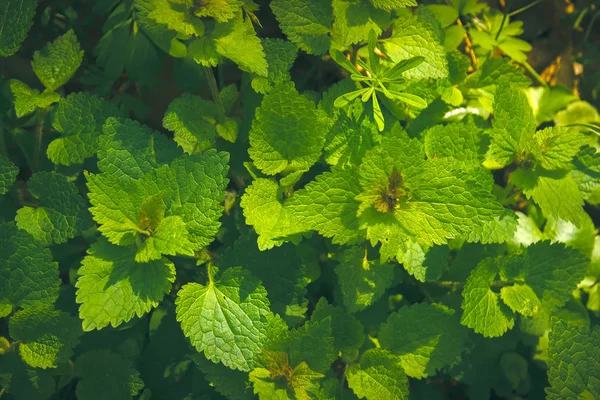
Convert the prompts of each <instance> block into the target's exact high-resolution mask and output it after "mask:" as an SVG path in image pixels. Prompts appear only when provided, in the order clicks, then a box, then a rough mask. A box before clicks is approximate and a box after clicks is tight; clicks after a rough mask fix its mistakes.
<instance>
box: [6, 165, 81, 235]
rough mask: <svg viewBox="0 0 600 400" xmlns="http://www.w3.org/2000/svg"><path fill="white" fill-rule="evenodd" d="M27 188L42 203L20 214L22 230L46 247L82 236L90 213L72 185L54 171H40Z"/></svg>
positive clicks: (22, 210) (18, 220) (19, 220)
mask: <svg viewBox="0 0 600 400" xmlns="http://www.w3.org/2000/svg"><path fill="white" fill-rule="evenodd" d="M27 187H28V189H29V193H30V194H31V195H32V196H33V198H34V199H36V200H38V201H39V204H38V205H37V206H36V207H29V206H25V207H23V208H21V209H19V211H17V216H16V218H15V220H16V222H17V226H18V227H19V228H20V229H23V230H25V231H27V232H29V233H30V234H31V235H32V236H33V237H34V238H35V239H37V240H39V241H40V242H42V243H44V244H46V245H51V244H53V243H57V244H58V243H65V242H66V241H67V240H69V239H71V238H74V237H75V236H77V235H78V234H79V232H80V230H81V228H82V226H83V223H84V219H85V218H86V216H85V214H84V213H85V212H87V211H86V210H85V208H86V206H85V203H84V200H83V198H82V197H81V196H80V195H79V191H78V190H77V187H76V186H75V185H74V184H73V183H72V182H69V181H68V180H67V178H66V177H65V176H63V175H59V174H57V173H55V172H38V173H37V174H35V175H33V176H32V177H31V179H30V180H29V181H28V182H27Z"/></svg>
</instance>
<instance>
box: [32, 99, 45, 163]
mask: <svg viewBox="0 0 600 400" xmlns="http://www.w3.org/2000/svg"><path fill="white" fill-rule="evenodd" d="M48 111H49V109H48V108H44V109H43V110H42V112H41V113H40V120H39V121H38V123H37V124H36V126H35V147H34V148H33V161H32V165H31V170H32V171H33V172H34V173H35V172H37V171H38V170H39V168H40V154H41V152H42V138H43V136H44V124H45V123H46V115H48Z"/></svg>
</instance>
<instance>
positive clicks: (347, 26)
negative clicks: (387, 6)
mask: <svg viewBox="0 0 600 400" xmlns="http://www.w3.org/2000/svg"><path fill="white" fill-rule="evenodd" d="M332 6H333V15H334V22H333V30H332V32H333V36H332V41H333V45H332V47H333V48H337V49H340V50H345V49H346V48H347V47H349V46H350V45H352V44H356V43H360V42H365V41H367V40H368V39H369V32H370V31H371V30H373V31H374V32H375V34H376V35H377V36H379V35H380V34H381V32H382V28H385V27H386V26H387V25H388V24H389V20H390V14H389V13H387V12H386V11H384V10H378V9H377V8H375V7H373V5H371V4H369V3H368V2H366V1H356V0H334V1H333V2H332Z"/></svg>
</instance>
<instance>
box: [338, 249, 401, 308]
mask: <svg viewBox="0 0 600 400" xmlns="http://www.w3.org/2000/svg"><path fill="white" fill-rule="evenodd" d="M338 260H339V264H338V265H337V266H336V267H335V272H336V274H337V277H338V281H339V283H340V287H341V290H342V297H343V300H344V305H345V306H346V308H347V309H348V312H350V313H354V312H358V311H362V310H364V309H365V308H367V307H369V306H371V305H372V304H373V303H375V302H376V301H377V300H379V299H380V298H381V296H382V295H383V293H384V292H385V291H386V289H388V288H389V287H390V286H391V285H392V284H393V283H394V268H395V266H394V265H393V264H382V263H380V262H379V261H377V260H376V261H372V260H368V259H367V258H366V257H365V251H364V249H363V248H362V247H350V248H347V249H346V250H344V251H343V252H342V253H341V254H340V256H339V257H338Z"/></svg>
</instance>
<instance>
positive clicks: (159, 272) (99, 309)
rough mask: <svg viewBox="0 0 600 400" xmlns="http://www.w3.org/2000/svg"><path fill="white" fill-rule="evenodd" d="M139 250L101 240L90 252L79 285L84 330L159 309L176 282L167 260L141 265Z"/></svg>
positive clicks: (126, 320)
mask: <svg viewBox="0 0 600 400" xmlns="http://www.w3.org/2000/svg"><path fill="white" fill-rule="evenodd" d="M136 252H137V249H136V248H135V247H123V246H115V245H112V244H110V243H108V241H107V240H106V239H104V238H100V239H99V240H98V241H97V242H96V243H94V244H93V245H92V246H91V247H90V249H89V250H88V255H87V256H86V257H85V258H84V259H83V261H82V263H81V268H79V271H78V272H77V273H78V274H79V275H80V276H79V279H78V280H77V283H76V284H75V287H76V288H77V298H76V301H77V303H79V304H81V306H80V307H79V317H80V318H81V319H82V320H83V330H84V331H91V330H93V329H102V328H104V327H105V326H107V325H109V324H110V325H111V326H113V327H116V326H119V325H120V324H122V323H124V322H128V321H130V320H131V319H132V318H133V317H135V316H138V317H141V316H143V315H144V314H146V313H147V312H148V311H150V310H151V309H152V308H154V307H156V306H158V304H159V303H160V301H161V300H162V298H163V296H164V295H165V294H167V293H169V292H170V290H171V285H172V283H173V282H174V281H175V266H174V265H173V263H172V262H170V261H168V260H166V259H164V258H163V259H160V260H155V261H151V262H148V263H138V262H136V261H135V256H136Z"/></svg>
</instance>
